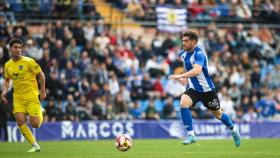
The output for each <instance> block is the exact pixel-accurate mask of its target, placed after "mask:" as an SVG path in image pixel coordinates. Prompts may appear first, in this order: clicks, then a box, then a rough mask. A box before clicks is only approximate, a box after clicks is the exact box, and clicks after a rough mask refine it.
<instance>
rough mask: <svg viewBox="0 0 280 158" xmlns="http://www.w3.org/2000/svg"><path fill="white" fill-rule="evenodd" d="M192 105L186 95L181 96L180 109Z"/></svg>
mask: <svg viewBox="0 0 280 158" xmlns="http://www.w3.org/2000/svg"><path fill="white" fill-rule="evenodd" d="M192 104H193V102H192V99H191V98H190V97H189V96H188V95H185V94H184V95H182V97H181V102H180V106H181V108H189V107H191V106H192Z"/></svg>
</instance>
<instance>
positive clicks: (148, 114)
mask: <svg viewBox="0 0 280 158" xmlns="http://www.w3.org/2000/svg"><path fill="white" fill-rule="evenodd" d="M144 114H145V119H147V120H159V119H160V116H159V114H158V112H157V111H156V109H155V102H154V99H150V100H149V105H148V108H147V109H146V111H145V113H144Z"/></svg>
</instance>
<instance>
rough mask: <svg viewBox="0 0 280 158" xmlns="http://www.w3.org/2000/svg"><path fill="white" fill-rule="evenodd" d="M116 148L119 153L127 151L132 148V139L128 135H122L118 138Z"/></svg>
mask: <svg viewBox="0 0 280 158" xmlns="http://www.w3.org/2000/svg"><path fill="white" fill-rule="evenodd" d="M115 146H116V148H117V149H118V150H119V151H127V150H128V149H130V148H131V147H132V139H131V137H130V136H129V135H127V134H120V135H118V136H117V137H116V143H115Z"/></svg>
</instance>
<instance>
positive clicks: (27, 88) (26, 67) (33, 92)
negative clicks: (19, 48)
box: [4, 56, 42, 99]
mask: <svg viewBox="0 0 280 158" xmlns="http://www.w3.org/2000/svg"><path fill="white" fill-rule="evenodd" d="M41 71H42V70H41V67H40V66H39V65H38V64H37V63H36V62H35V61H34V59H32V58H29V57H25V56H22V57H21V58H20V60H18V61H14V60H12V59H10V60H9V61H7V62H6V63H5V66H4V73H5V78H9V79H11V80H12V82H13V88H14V94H13V97H14V99H19V98H21V99H29V98H34V97H38V95H39V92H38V84H37V80H36V75H37V74H38V73H39V72H41Z"/></svg>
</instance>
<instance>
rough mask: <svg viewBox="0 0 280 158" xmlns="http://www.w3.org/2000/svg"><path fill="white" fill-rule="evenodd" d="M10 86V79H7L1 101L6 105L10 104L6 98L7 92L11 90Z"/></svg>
mask: <svg viewBox="0 0 280 158" xmlns="http://www.w3.org/2000/svg"><path fill="white" fill-rule="evenodd" d="M9 85H10V79H9V78H5V80H4V83H3V87H2V94H1V100H2V101H3V103H4V104H7V103H8V100H7V98H6V96H7V92H8V89H9Z"/></svg>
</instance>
